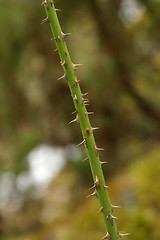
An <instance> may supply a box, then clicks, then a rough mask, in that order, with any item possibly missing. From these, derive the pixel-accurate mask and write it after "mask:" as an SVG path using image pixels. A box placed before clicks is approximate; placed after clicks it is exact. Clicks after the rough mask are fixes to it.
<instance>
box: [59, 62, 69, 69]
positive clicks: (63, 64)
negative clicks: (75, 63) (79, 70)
mask: <svg viewBox="0 0 160 240" xmlns="http://www.w3.org/2000/svg"><path fill="white" fill-rule="evenodd" d="M60 64H61V66H62V67H63V66H65V68H66V69H67V68H68V65H67V63H66V61H65V60H64V61H63V62H61V61H60Z"/></svg>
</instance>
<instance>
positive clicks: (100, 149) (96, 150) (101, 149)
mask: <svg viewBox="0 0 160 240" xmlns="http://www.w3.org/2000/svg"><path fill="white" fill-rule="evenodd" d="M94 149H95V152H96V156H98V151H103V150H104V149H103V148H98V147H96V145H95V146H94Z"/></svg>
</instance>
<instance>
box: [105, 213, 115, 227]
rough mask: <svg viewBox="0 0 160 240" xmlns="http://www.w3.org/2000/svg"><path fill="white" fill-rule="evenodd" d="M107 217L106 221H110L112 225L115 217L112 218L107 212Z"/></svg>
mask: <svg viewBox="0 0 160 240" xmlns="http://www.w3.org/2000/svg"><path fill="white" fill-rule="evenodd" d="M108 215H109V216H107V217H106V219H107V220H110V222H111V224H112V225H113V220H114V219H117V218H116V217H115V216H112V214H111V213H110V212H109V214H108Z"/></svg>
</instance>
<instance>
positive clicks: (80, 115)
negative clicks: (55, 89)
mask: <svg viewBox="0 0 160 240" xmlns="http://www.w3.org/2000/svg"><path fill="white" fill-rule="evenodd" d="M42 5H44V7H45V10H46V13H47V17H46V18H45V19H44V20H42V24H43V23H46V22H49V23H50V27H51V30H52V33H53V40H54V41H55V43H56V46H57V49H56V50H57V51H58V52H59V56H60V60H61V61H60V64H61V66H62V67H63V70H64V75H63V76H62V77H60V78H59V80H61V79H66V80H67V81H68V85H69V88H70V91H71V96H72V98H73V102H74V105H75V112H74V113H75V114H76V118H75V119H74V120H73V121H71V122H70V123H73V122H77V123H78V124H79V125H80V127H81V131H82V135H83V140H82V142H81V143H80V144H79V145H82V144H84V145H85V147H86V151H87V154H88V157H87V158H86V159H85V160H89V163H90V167H91V171H92V175H93V181H94V185H93V187H92V188H91V189H93V190H94V192H93V193H92V194H90V195H89V196H88V197H91V196H96V197H98V199H99V203H100V212H101V213H102V215H103V219H104V223H105V227H106V232H107V233H106V235H105V237H104V238H102V239H111V240H117V239H120V238H121V237H123V236H124V235H125V234H120V233H119V232H118V230H117V226H116V222H115V219H116V217H114V215H113V209H114V206H112V205H111V203H110V199H109V196H108V192H107V186H106V185H105V179H104V175H103V171H102V164H103V162H101V161H100V158H99V154H98V152H99V151H101V150H103V149H102V148H98V147H97V146H96V143H95V139H94V135H93V131H94V130H96V129H97V128H92V127H91V124H90V120H89V115H90V114H92V113H90V112H87V109H86V105H87V104H88V99H86V98H85V96H86V95H87V93H86V94H82V92H81V89H80V86H79V80H78V79H77V77H76V75H75V70H76V69H77V67H78V66H79V65H81V64H73V63H72V61H71V57H70V55H69V52H68V48H67V45H66V37H67V36H68V35H70V34H64V33H63V32H62V29H61V26H60V23H59V20H58V17H57V13H56V12H57V11H59V9H55V6H54V3H53V1H48V0H45V1H44V2H43V3H42ZM126 235H127V234H126Z"/></svg>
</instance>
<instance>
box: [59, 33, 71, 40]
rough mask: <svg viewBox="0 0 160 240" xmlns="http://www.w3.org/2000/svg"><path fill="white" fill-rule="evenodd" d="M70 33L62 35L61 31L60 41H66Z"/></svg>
mask: <svg viewBox="0 0 160 240" xmlns="http://www.w3.org/2000/svg"><path fill="white" fill-rule="evenodd" d="M71 34H72V33H63V32H62V31H61V36H62V39H63V41H65V40H66V37H68V36H69V35H71Z"/></svg>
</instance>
